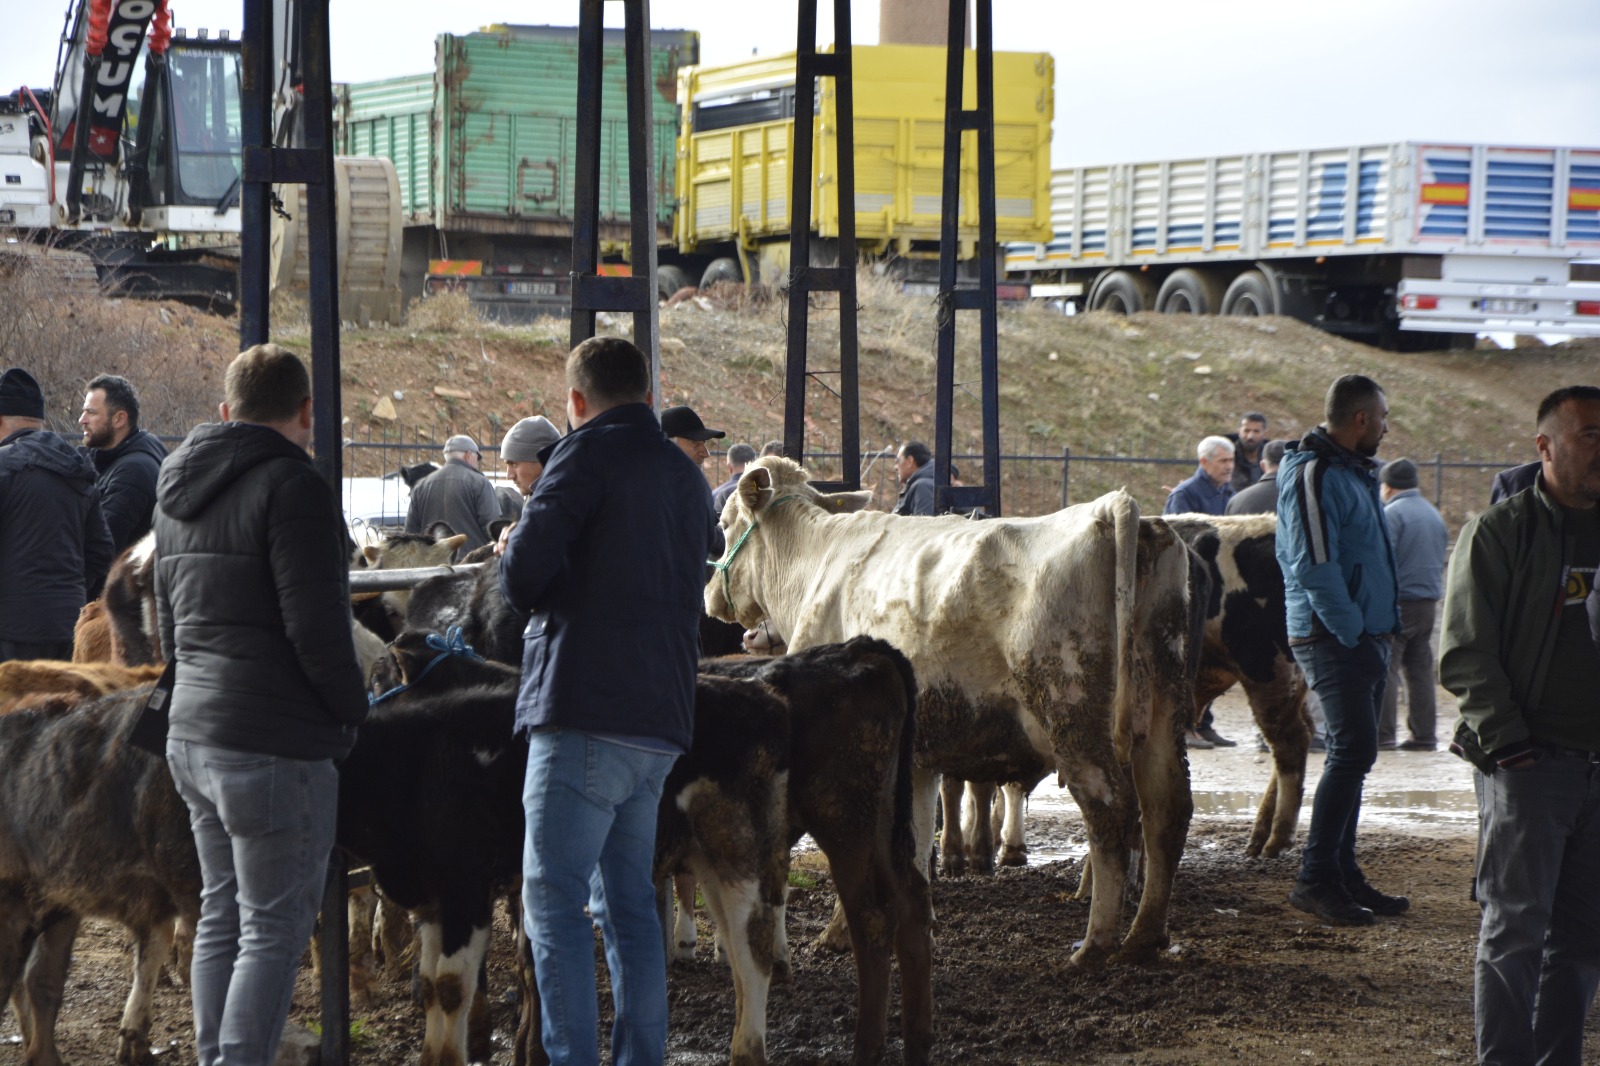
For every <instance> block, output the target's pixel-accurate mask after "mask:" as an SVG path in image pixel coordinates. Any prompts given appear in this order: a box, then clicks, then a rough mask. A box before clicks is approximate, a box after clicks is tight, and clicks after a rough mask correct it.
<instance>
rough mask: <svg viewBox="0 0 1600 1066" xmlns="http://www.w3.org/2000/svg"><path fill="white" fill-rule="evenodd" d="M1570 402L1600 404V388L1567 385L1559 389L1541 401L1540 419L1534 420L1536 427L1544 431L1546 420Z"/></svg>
mask: <svg viewBox="0 0 1600 1066" xmlns="http://www.w3.org/2000/svg"><path fill="white" fill-rule="evenodd" d="M1568 400H1588V401H1590V402H1596V403H1600V387H1596V386H1594V385H1567V386H1565V387H1563V388H1559V389H1557V390H1556V391H1555V392H1552V393H1551V394H1550V395H1548V396H1546V397H1545V398H1544V399H1542V400H1540V401H1539V417H1538V418H1537V419H1535V420H1534V423H1533V424H1534V427H1535V428H1537V429H1542V428H1543V427H1544V423H1545V419H1547V418H1549V417H1550V416H1551V415H1553V414H1555V413H1556V410H1557V409H1558V408H1559V407H1560V406H1561V405H1562V404H1564V403H1566V402H1567V401H1568Z"/></svg>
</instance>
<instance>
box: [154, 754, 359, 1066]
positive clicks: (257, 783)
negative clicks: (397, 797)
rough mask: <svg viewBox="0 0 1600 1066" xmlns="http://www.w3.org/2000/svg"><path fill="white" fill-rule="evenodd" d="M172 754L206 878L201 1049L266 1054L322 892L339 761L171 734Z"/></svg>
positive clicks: (197, 1006) (257, 1058)
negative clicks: (211, 744) (221, 745)
mask: <svg viewBox="0 0 1600 1066" xmlns="http://www.w3.org/2000/svg"><path fill="white" fill-rule="evenodd" d="M167 764H168V765H169V766H170V767H171V768H172V779H173V782H174V783H175V784H176V785H177V786H178V794H179V795H181V796H182V797H183V800H184V802H185V803H187V804H188V806H189V824H190V826H191V827H192V828H193V830H194V843H195V848H196V850H197V851H198V852H199V853H200V873H201V877H202V879H203V883H204V888H203V889H202V891H201V895H200V924H199V927H198V928H197V929H196V930H195V938H194V964H193V966H192V967H191V969H190V981H191V988H192V991H193V995H194V1027H195V1052H196V1056H197V1058H198V1060H199V1064H200V1066H219V1064H225V1066H268V1064H270V1063H271V1062H272V1060H273V1057H274V1056H275V1055H276V1054H277V1048H278V1038H279V1037H280V1036H281V1034H282V1032H283V1023H284V1021H285V1019H287V1018H288V1016H289V1000H290V997H291V996H292V995H293V993H294V979H295V974H296V972H297V971H298V970H299V968H300V953H301V951H302V950H303V949H304V948H305V946H306V941H307V939H309V938H310V936H311V929H312V926H313V925H315V923H316V919H317V909H318V906H319V905H320V903H321V901H322V888H323V883H324V880H325V878H326V873H327V867H328V852H329V851H330V850H331V849H332V847H333V834H334V822H335V815H336V811H337V805H338V800H339V771H338V770H337V769H336V768H335V767H334V765H333V762H332V761H331V760H329V759H321V760H316V761H307V760H302V759H285V758H280V757H278V756H273V755H256V754H252V753H249V752H242V751H232V750H229V749H227V748H214V747H209V746H207V745H204V744H196V743H193V742H190V741H182V740H171V739H169V740H168V741H167Z"/></svg>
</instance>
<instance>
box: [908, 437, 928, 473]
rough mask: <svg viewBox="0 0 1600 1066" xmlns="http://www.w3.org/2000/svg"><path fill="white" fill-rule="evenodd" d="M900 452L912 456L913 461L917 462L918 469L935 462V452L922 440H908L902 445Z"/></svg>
mask: <svg viewBox="0 0 1600 1066" xmlns="http://www.w3.org/2000/svg"><path fill="white" fill-rule="evenodd" d="M900 454H901V455H906V456H910V458H911V461H912V462H913V463H916V464H917V469H918V470H921V469H922V468H923V467H925V466H927V465H928V464H929V463H931V462H933V453H932V452H930V451H929V450H928V446H927V445H926V444H924V443H922V442H921V441H920V440H908V441H906V442H905V443H904V444H902V445H900Z"/></svg>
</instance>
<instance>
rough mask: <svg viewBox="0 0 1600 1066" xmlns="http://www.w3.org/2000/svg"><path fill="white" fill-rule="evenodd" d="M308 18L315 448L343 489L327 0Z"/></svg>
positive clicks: (317, 1) (318, 1)
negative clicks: (311, 168) (341, 480)
mask: <svg viewBox="0 0 1600 1066" xmlns="http://www.w3.org/2000/svg"><path fill="white" fill-rule="evenodd" d="M302 2H303V3H304V5H305V14H306V80H305V135H306V148H307V149H308V150H309V151H310V152H311V153H312V159H313V163H312V167H313V173H312V175H311V177H312V178H315V179H316V180H314V181H309V180H308V182H307V184H306V234H307V251H308V253H309V264H308V265H309V268H310V282H311V291H310V302H311V395H312V397H313V409H312V417H313V425H312V443H313V446H314V447H315V448H316V462H317V469H318V470H320V471H321V472H322V476H323V477H325V478H327V479H328V481H329V482H330V483H331V484H332V485H333V486H334V488H338V487H339V480H340V477H341V474H342V471H341V469H340V466H341V463H340V459H341V454H340V453H341V451H342V443H343V442H342V434H341V432H340V421H341V419H340V406H341V405H340V398H339V283H338V279H339V264H338V258H337V255H338V252H337V249H338V239H337V232H338V219H337V217H336V216H335V210H334V185H333V78H332V70H331V67H332V63H331V59H330V56H329V47H328V0H302Z"/></svg>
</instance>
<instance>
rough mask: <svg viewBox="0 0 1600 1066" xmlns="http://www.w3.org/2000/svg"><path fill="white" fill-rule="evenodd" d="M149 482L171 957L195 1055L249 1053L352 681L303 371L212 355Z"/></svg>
mask: <svg viewBox="0 0 1600 1066" xmlns="http://www.w3.org/2000/svg"><path fill="white" fill-rule="evenodd" d="M225 384H226V394H227V400H226V402H224V403H223V405H222V409H221V410H222V421H221V422H220V423H213V424H207V425H202V426H197V427H196V428H195V430H194V432H192V433H190V434H189V438H188V439H187V440H185V441H184V442H183V445H182V446H181V447H180V448H179V449H178V450H177V451H176V452H174V453H173V454H172V456H171V457H170V458H169V459H168V460H167V461H166V463H164V464H163V465H162V468H161V476H160V479H159V481H158V482H157V487H156V518H155V528H156V544H157V549H156V553H157V554H156V611H157V617H158V619H159V622H160V625H161V643H162V647H165V648H170V649H172V659H173V661H174V662H175V663H176V664H177V669H176V676H175V685H174V688H173V692H172V700H171V706H170V712H169V713H170V725H169V728H168V733H167V762H168V764H169V765H170V766H171V768H172V777H173V781H174V782H175V783H176V784H177V786H178V792H179V794H181V795H182V796H183V798H184V801H185V802H186V803H187V804H188V805H189V817H190V823H191V825H192V826H193V828H194V838H195V847H196V849H197V851H198V852H199V855H200V870H201V874H202V876H203V879H204V886H205V887H204V892H203V894H202V896H201V909H200V924H199V927H198V928H197V929H196V931H195V942H194V963H193V966H192V969H191V971H190V976H191V988H192V990H193V995H194V1015H195V1050H196V1054H197V1057H198V1059H199V1062H200V1064H201V1066H216V1064H219V1063H225V1064H226V1066H266V1064H269V1063H271V1062H272V1061H273V1056H274V1055H275V1054H276V1049H277V1044H278V1037H279V1034H280V1033H281V1031H282V1029H283V1023H284V1019H285V1018H286V1017H287V1016H288V1012H289V996H290V993H291V992H292V991H293V990H294V978H295V972H296V971H297V970H298V969H299V965H300V953H301V951H302V949H304V947H305V945H306V940H307V938H309V937H310V935H311V928H312V925H313V923H314V922H315V920H316V916H317V907H318V904H319V903H320V901H321V895H322V883H323V874H324V871H325V870H326V867H327V862H328V852H329V850H330V848H331V847H332V845H333V835H334V826H335V816H336V807H337V803H338V790H339V775H338V771H337V770H336V769H335V767H334V761H335V760H336V759H339V758H342V757H343V756H344V755H345V754H346V753H347V752H348V751H349V750H350V746H351V744H353V743H354V742H355V729H356V726H357V725H358V724H359V723H360V722H361V721H362V720H363V719H364V718H365V717H366V713H367V701H366V694H365V692H364V691H363V689H362V678H361V672H360V668H359V667H358V666H357V665H356V655H355V647H354V643H353V641H352V639H351V633H350V590H349V573H348V571H347V569H346V563H345V531H344V523H343V520H342V518H341V516H340V513H339V504H338V501H337V500H336V499H335V498H334V494H333V491H332V489H331V488H330V487H329V486H328V484H327V483H326V482H325V481H323V480H322V478H321V477H320V476H319V475H318V473H317V471H316V469H315V468H314V467H313V466H312V465H311V459H310V457H309V456H308V455H307V454H306V451H305V449H306V445H307V444H308V443H309V442H310V440H311V382H310V378H309V377H308V376H307V374H306V369H305V366H304V365H303V364H302V363H301V362H300V360H299V358H298V357H297V356H295V354H294V353H293V352H290V351H287V350H286V349H283V348H279V347H278V346H276V345H271V344H262V345H257V346H256V347H254V348H251V349H249V350H248V351H246V352H244V353H243V354H242V355H240V356H239V357H238V358H236V359H235V360H234V361H233V363H232V364H231V365H230V366H229V367H228V373H227V378H226V383H225Z"/></svg>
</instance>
